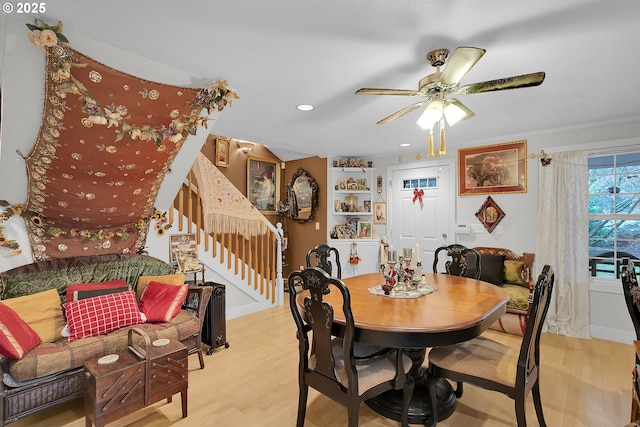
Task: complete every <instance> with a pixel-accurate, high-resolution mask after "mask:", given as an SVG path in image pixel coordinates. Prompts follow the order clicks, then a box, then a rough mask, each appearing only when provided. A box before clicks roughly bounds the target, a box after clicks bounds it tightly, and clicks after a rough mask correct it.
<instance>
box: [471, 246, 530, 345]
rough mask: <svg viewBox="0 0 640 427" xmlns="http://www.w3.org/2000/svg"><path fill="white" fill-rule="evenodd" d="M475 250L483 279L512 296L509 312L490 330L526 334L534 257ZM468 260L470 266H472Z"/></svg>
mask: <svg viewBox="0 0 640 427" xmlns="http://www.w3.org/2000/svg"><path fill="white" fill-rule="evenodd" d="M473 249H475V250H476V251H478V253H480V280H483V281H485V282H489V283H493V284H495V285H497V286H501V287H502V288H504V290H505V291H506V292H507V294H508V295H509V302H508V303H507V312H506V313H505V314H504V315H502V316H501V317H500V319H498V320H497V321H496V322H495V323H494V324H493V325H491V327H490V329H494V330H497V331H502V332H506V333H509V334H513V335H520V336H522V335H524V330H525V328H526V326H527V319H528V318H529V304H530V302H531V301H532V298H533V287H534V281H535V278H534V277H532V271H533V260H534V257H535V254H532V253H526V252H525V253H523V254H522V255H519V254H517V253H515V252H513V251H511V250H509V249H504V248H492V247H484V246H483V247H475V248H473ZM469 261H470V260H467V264H473V263H472V262H469ZM471 273H472V272H471Z"/></svg>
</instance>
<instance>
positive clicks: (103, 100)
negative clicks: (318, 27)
mask: <svg viewBox="0 0 640 427" xmlns="http://www.w3.org/2000/svg"><path fill="white" fill-rule="evenodd" d="M38 24H40V25H38ZM27 27H29V29H30V30H31V32H30V33H29V37H30V39H31V41H32V42H33V43H34V44H35V45H36V46H38V47H40V48H41V49H42V50H43V51H44V52H45V53H46V70H45V72H46V81H45V94H44V110H43V117H42V122H41V125H40V131H39V134H38V137H37V140H36V143H35V146H34V148H33V150H32V151H31V152H30V153H29V154H28V156H26V168H27V174H28V199H27V202H26V205H25V209H24V214H23V216H24V217H26V218H27V220H26V224H27V230H28V233H29V239H30V242H31V247H32V252H33V257H34V259H35V260H43V259H52V258H68V257H74V256H86V255H95V254H105V253H133V252H137V251H138V250H140V249H142V248H143V247H144V244H145V241H146V235H147V232H148V230H149V223H150V220H151V219H152V218H154V216H157V215H158V213H157V211H156V210H155V208H154V202H155V199H156V195H157V193H158V190H159V188H160V185H161V183H162V181H163V179H164V177H165V174H166V173H167V172H168V171H169V170H170V166H171V163H172V162H173V160H174V158H175V157H176V155H177V154H178V151H179V150H180V148H181V146H182V144H183V143H185V141H186V139H187V136H188V135H189V134H195V131H196V128H197V127H199V126H206V120H207V116H206V115H205V116H201V115H200V114H201V113H202V111H203V109H206V110H207V113H210V112H211V111H212V110H214V109H217V110H222V109H223V108H224V107H225V105H227V103H229V104H230V102H231V100H232V99H233V98H237V96H236V95H235V93H234V92H232V91H229V90H227V85H226V82H215V83H214V84H212V85H211V87H208V88H206V89H192V88H183V87H176V86H169V85H165V84H160V83H154V82H150V81H147V80H144V79H141V78H137V77H134V76H131V75H128V74H125V73H123V72H120V71H118V70H114V69H112V68H110V67H108V66H106V65H104V64H101V63H99V62H97V61H95V60H93V59H91V58H89V57H87V56H85V55H83V54H82V53H80V52H77V51H75V50H74V49H72V48H70V47H69V46H68V45H67V44H66V38H64V36H62V33H61V28H62V25H61V24H60V23H59V24H58V26H53V27H50V26H48V25H46V24H41V23H36V25H35V26H34V25H27ZM156 219H157V218H156Z"/></svg>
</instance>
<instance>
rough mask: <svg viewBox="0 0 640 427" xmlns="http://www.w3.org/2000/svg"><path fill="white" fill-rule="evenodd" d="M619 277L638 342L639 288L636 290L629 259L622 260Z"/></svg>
mask: <svg viewBox="0 0 640 427" xmlns="http://www.w3.org/2000/svg"><path fill="white" fill-rule="evenodd" d="M620 277H621V279H622V293H623V294H624V300H625V302H626V303H627V309H628V310H629V316H631V321H632V322H633V328H634V329H635V331H636V339H637V340H640V310H639V309H638V305H640V288H638V276H637V273H636V266H635V263H634V262H633V260H631V259H629V258H624V259H623V260H622V268H621V271H620ZM634 299H636V300H637V301H638V305H636V304H635V303H634Z"/></svg>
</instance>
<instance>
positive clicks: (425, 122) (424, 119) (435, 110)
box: [416, 100, 442, 130]
mask: <svg viewBox="0 0 640 427" xmlns="http://www.w3.org/2000/svg"><path fill="white" fill-rule="evenodd" d="M441 118H442V102H440V101H438V100H435V101H433V102H432V103H430V104H429V105H428V106H427V108H425V109H424V112H423V113H422V114H421V115H420V117H418V121H416V123H417V124H418V126H420V127H421V128H422V129H425V130H427V129H433V125H434V124H436V122H437V121H438V120H440V119H441Z"/></svg>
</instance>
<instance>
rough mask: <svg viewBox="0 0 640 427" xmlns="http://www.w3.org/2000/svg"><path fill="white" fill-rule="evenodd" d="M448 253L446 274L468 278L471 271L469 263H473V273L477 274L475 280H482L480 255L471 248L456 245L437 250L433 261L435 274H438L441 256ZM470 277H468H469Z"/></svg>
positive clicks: (474, 276) (445, 265)
mask: <svg viewBox="0 0 640 427" xmlns="http://www.w3.org/2000/svg"><path fill="white" fill-rule="evenodd" d="M444 251H446V255H447V256H448V257H449V259H447V261H446V262H445V264H444V268H445V272H446V274H450V275H453V276H466V272H467V270H468V269H469V265H468V264H467V261H468V260H469V261H471V262H473V265H472V266H471V267H472V268H471V269H470V270H471V271H473V272H475V273H474V275H473V277H472V278H473V279H480V254H479V253H478V252H477V251H476V250H475V249H471V248H467V247H466V246H463V245H459V244H457V243H454V244H452V245H448V246H441V247H439V248H438V249H436V251H435V253H434V260H433V272H434V273H438V263H439V258H438V256H439V254H440V253H441V252H444ZM467 277H468V276H467Z"/></svg>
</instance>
